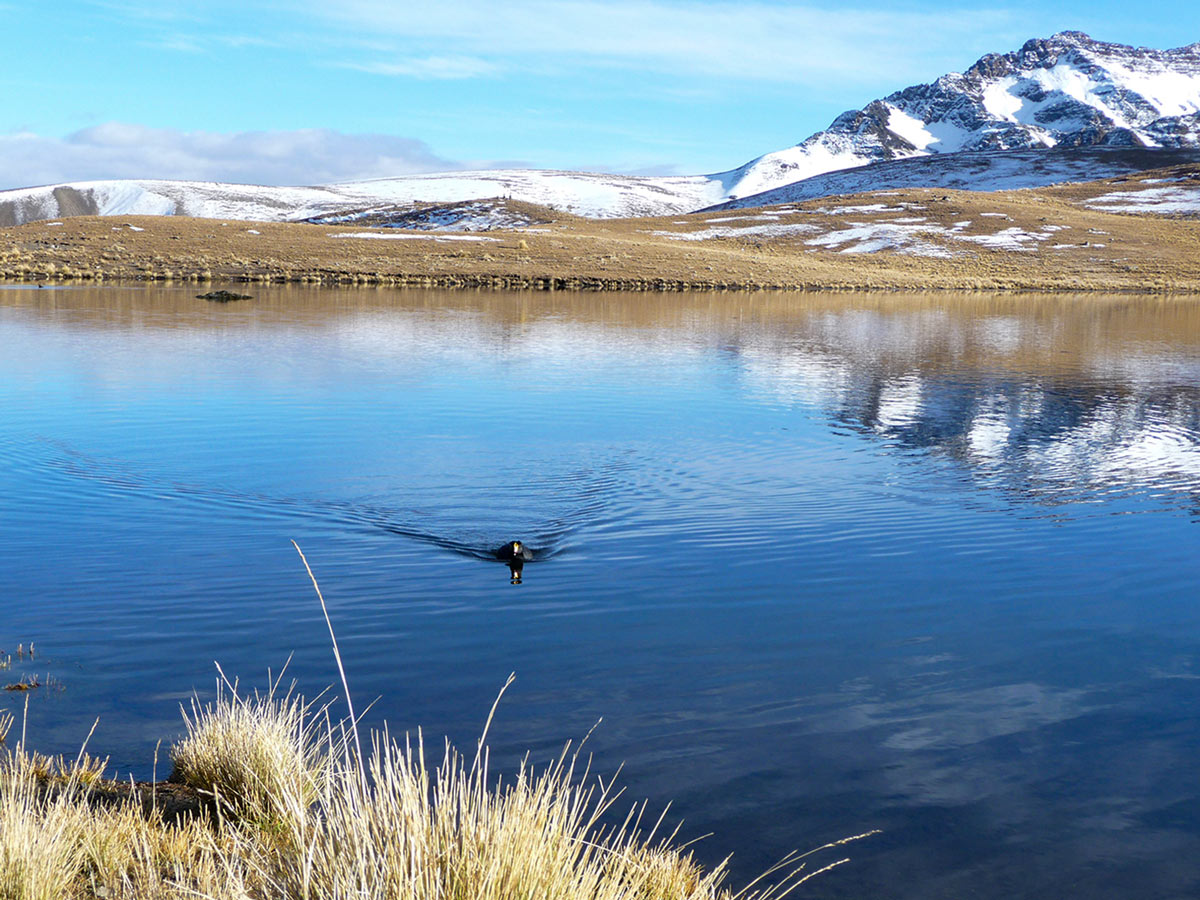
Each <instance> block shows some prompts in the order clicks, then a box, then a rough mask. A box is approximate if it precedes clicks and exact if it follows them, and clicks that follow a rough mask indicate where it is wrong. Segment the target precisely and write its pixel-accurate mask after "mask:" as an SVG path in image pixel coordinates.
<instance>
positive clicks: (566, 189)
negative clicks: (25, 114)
mask: <svg viewBox="0 0 1200 900" xmlns="http://www.w3.org/2000/svg"><path fill="white" fill-rule="evenodd" d="M726 196H727V195H726V193H725V191H724V190H723V188H722V185H721V182H720V181H719V180H716V179H713V178H709V177H706V176H703V175H693V176H686V177H678V178H651V177H644V178H639V177H633V176H625V175H605V174H593V173H589V172H555V171H535V170H511V171H502V170H499V171H486V172H445V173H439V174H434V175H408V176H404V177H400V178H382V179H375V180H372V181H357V182H349V183H346V184H329V185H321V186H318V187H267V186H260V185H245V184H221V183H218V182H200V181H88V182H77V183H74V184H61V185H50V186H47V187H36V188H22V189H20V190H15V191H0V225H19V224H22V223H24V222H30V221H34V220H37V219H48V218H59V217H62V216H80V215H92V216H96V215H100V216H129V215H151V216H171V215H175V216H196V217H201V218H210V219H248V220H253V221H260V222H282V221H291V220H299V219H310V218H316V217H329V216H333V215H335V214H336V213H338V212H340V211H342V210H349V209H355V210H369V209H370V208H372V207H395V206H396V205H398V204H405V203H417V202H441V203H454V202H461V201H465V200H475V199H480V198H491V197H507V198H509V199H514V200H520V201H524V202H526V203H536V204H539V205H542V206H550V207H553V208H555V209H558V210H562V211H564V212H570V213H573V214H575V215H579V216H590V217H595V218H605V217H624V216H660V215H672V214H676V213H683V212H689V211H691V210H694V209H700V208H702V207H705V206H711V205H712V204H714V203H720V202H721V201H722V200H724V199H725V197H726Z"/></svg>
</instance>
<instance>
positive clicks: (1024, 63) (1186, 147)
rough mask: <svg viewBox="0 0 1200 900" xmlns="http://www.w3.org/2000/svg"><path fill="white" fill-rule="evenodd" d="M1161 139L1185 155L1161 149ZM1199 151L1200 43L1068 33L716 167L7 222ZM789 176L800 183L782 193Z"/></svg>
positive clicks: (999, 179)
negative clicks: (1149, 42) (1151, 44)
mask: <svg viewBox="0 0 1200 900" xmlns="http://www.w3.org/2000/svg"><path fill="white" fill-rule="evenodd" d="M1050 148H1053V149H1054V150H1055V152H1054V153H1048V154H1047V155H1046V156H1045V157H1040V156H1038V154H1037V153H1036V152H1035V151H1042V152H1045V151H1047V150H1048V149H1050ZM1071 148H1077V150H1078V151H1079V152H1077V153H1074V154H1072V153H1071V152H1068V151H1069V150H1070V149H1071ZM1089 148H1096V149H1099V148H1112V149H1116V148H1125V149H1126V150H1128V151H1130V152H1129V153H1126V154H1125V155H1122V154H1120V153H1098V152H1091V151H1090V149H1089ZM1152 149H1159V150H1164V151H1165V150H1174V151H1175V152H1174V154H1170V153H1166V152H1164V153H1163V154H1162V156H1161V158H1159V157H1156V154H1155V153H1153V152H1149V151H1150V150H1152ZM1134 150H1137V151H1139V152H1138V153H1134V152H1133V151H1134ZM1004 151H1009V152H1011V151H1022V153H1024V154H1026V155H1024V156H1020V157H1018V156H1016V155H1014V156H1012V157H1008V156H1006V155H1005V153H1004ZM1188 151H1194V152H1195V154H1196V155H1195V156H1194V157H1188V158H1189V159H1200V43H1196V44H1192V45H1190V46H1187V47H1180V48H1178V49H1175V50H1152V49H1146V48H1141V47H1138V48H1135V47H1128V46H1125V45H1122V44H1110V43H1104V42H1101V41H1095V40H1092V39H1091V38H1089V37H1088V36H1087V35H1085V34H1082V33H1080V32H1077V31H1066V32H1062V33H1061V34H1056V35H1054V36H1053V37H1051V38H1048V39H1045V40H1031V41H1028V42H1026V44H1025V45H1024V46H1023V47H1021V49H1020V50H1017V51H1015V52H1012V53H1004V54H989V55H988V56H985V57H983V58H982V59H981V60H979V61H978V62H977V63H975V65H973V66H971V68H969V69H967V70H966V71H965V72H962V73H952V74H949V75H944V76H942V77H941V78H939V79H937V80H936V81H934V82H933V83H931V84H923V85H916V86H914V87H909V88H905V89H904V90H902V91H897V92H896V93H894V94H889V95H888V96H887V97H884V98H883V99H882V100H875V101H872V102H871V103H868V104H867V105H866V106H865V107H863V108H862V109H860V110H852V111H850V112H846V113H843V114H842V115H840V116H838V117H837V119H835V120H834V122H833V124H832V125H830V127H829V128H828V129H826V130H825V131H821V132H818V133H817V134H814V135H813V136H812V137H810V138H808V139H807V140H805V141H804V142H803V143H800V144H797V145H796V146H794V147H789V148H787V149H786V150H779V151H777V152H775V153H768V154H767V155H765V156H761V157H759V158H757V159H754V160H751V161H750V162H748V163H746V164H745V165H743V166H740V167H739V168H736V169H732V170H730V171H728V172H721V173H717V174H715V175H695V176H686V177H670V178H663V177H632V176H621V175H607V174H598V173H588V172H558V171H534V170H510V171H481V172H445V173H437V174H432V175H411V176H405V177H399V178H385V179H377V180H373V181H361V182H353V183H346V184H333V185H323V186H316V187H265V186H258V185H230V184H218V183H211V182H181V181H149V180H147V181H95V182H80V183H74V184H60V185H50V186H45V187H37V188H23V189H20V190H13V191H3V192H0V225H14V224H21V223H24V222H29V221H34V220H37V219H46V218H57V217H62V216H71V215H135V214H145V215H184V216H203V217H211V218H230V219H249V220H257V221H290V220H305V219H313V218H318V217H322V218H328V217H331V216H336V215H337V214H338V213H339V212H342V211H349V210H354V211H357V212H358V213H360V214H361V213H363V212H367V213H370V212H371V208H372V207H378V208H381V209H382V208H385V207H386V208H390V209H393V210H394V208H395V207H397V206H402V205H404V204H416V203H431V202H432V203H460V202H463V201H471V200H478V199H485V198H507V199H512V200H518V201H524V202H527V203H535V204H540V205H543V206H550V207H553V208H555V209H559V210H562V211H565V212H570V213H574V214H576V215H581V216H590V217H620V216H663V215H678V214H682V213H686V212H693V211H696V210H699V209H704V208H707V207H712V206H715V205H717V204H721V203H723V202H728V201H733V202H735V203H736V204H737V205H739V206H742V205H747V204H750V203H753V204H762V203H773V202H785V201H792V200H798V199H809V198H812V197H820V196H827V195H829V194H834V193H844V192H847V191H849V190H854V191H865V190H872V189H875V188H886V187H897V186H905V187H921V186H927V187H957V188H964V189H976V190H994V189H996V188H998V187H1006V188H1019V187H1039V186H1043V185H1047V184H1053V183H1057V182H1061V181H1085V180H1090V179H1093V178H1102V177H1108V176H1111V175H1113V174H1119V173H1126V172H1130V171H1136V170H1139V169H1148V168H1157V167H1159V166H1165V165H1172V164H1175V163H1177V162H1180V158H1179V154H1180V153H1184V154H1185V155H1186V153H1187V152H1188ZM1028 154H1033V155H1032V156H1029V155H1028ZM928 157H936V158H939V159H942V160H945V163H944V164H941V163H939V164H931V163H929V162H928V161H927V160H926V159H923V158H928ZM906 161H909V162H906ZM864 167H865V168H864ZM830 173H837V175H836V177H835V176H834V175H832V174H830ZM817 176H821V177H820V178H818V177H817ZM798 183H800V184H798ZM783 185H787V186H789V187H788V189H786V190H778V191H777V190H776V189H779V188H781V186H783ZM764 191H770V192H771V193H767V194H764V193H763V192H764ZM760 195H761V196H760ZM751 197H753V200H750V199H748V198H751Z"/></svg>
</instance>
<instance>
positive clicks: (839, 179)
mask: <svg viewBox="0 0 1200 900" xmlns="http://www.w3.org/2000/svg"><path fill="white" fill-rule="evenodd" d="M1185 163H1200V148H1197V149H1194V150H1193V149H1178V150H1165V149H1164V150H1152V149H1146V148H1142V147H1128V148H1121V147H1078V148H1065V147H1058V148H1055V149H1053V150H992V151H987V152H975V153H945V154H939V155H936V156H922V157H917V158H910V159H903V160H893V161H890V162H879V163H875V164H873V165H869V166H862V167H859V168H856V169H846V170H844V171H841V172H829V173H827V174H824V175H817V176H814V177H812V178H806V179H804V180H803V181H797V182H795V183H794V184H785V185H783V186H782V187H777V188H773V189H771V190H768V191H764V192H762V193H761V194H753V195H751V196H748V197H742V198H741V199H738V200H730V201H729V202H727V203H721V204H718V205H716V206H713V207H711V209H713V210H718V209H743V208H746V207H753V206H770V205H773V204H777V203H799V202H802V201H804V200H814V199H817V198H819V197H831V196H835V195H838V194H857V193H862V192H866V191H877V190H894V189H898V188H917V187H930V188H947V189H950V190H966V191H1001V190H1015V189H1019V188H1032V187H1045V186H1046V185H1051V184H1062V183H1065V182H1072V181H1092V180H1095V179H1098V178H1114V177H1117V176H1120V175H1129V174H1132V173H1135V172H1144V171H1145V170H1147V169H1157V168H1163V167H1166V166H1174V165H1181V164H1185Z"/></svg>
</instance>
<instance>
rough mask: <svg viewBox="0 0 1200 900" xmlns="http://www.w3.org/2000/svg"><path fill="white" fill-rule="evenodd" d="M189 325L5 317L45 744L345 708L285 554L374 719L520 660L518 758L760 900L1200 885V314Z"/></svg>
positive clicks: (13, 450) (114, 301)
mask: <svg viewBox="0 0 1200 900" xmlns="http://www.w3.org/2000/svg"><path fill="white" fill-rule="evenodd" d="M192 293H193V292H192V291H189V290H187V289H182V288H181V289H177V290H163V289H148V290H132V289H117V288H111V289H104V290H91V289H89V290H57V291H50V290H43V291H37V290H28V289H15V290H4V291H0V415H2V418H0V578H2V584H3V594H2V599H0V613H2V616H0V648H4V649H6V650H10V651H11V650H12V649H14V647H15V644H16V643H17V642H18V641H22V642H26V643H27V642H29V641H31V640H32V641H34V642H36V645H37V647H38V650H39V654H38V657H37V658H36V659H35V660H34V661H17V662H15V664H14V668H13V670H12V671H11V672H8V673H4V675H3V677H5V678H10V680H11V678H15V677H16V676H17V675H21V674H31V675H32V674H39V675H43V676H44V675H46V674H50V675H52V676H53V677H54V678H55V679H56V680H57V682H58V686H57V687H55V688H54V689H52V690H42V691H39V692H37V693H36V694H34V695H33V696H32V697H31V701H30V708H29V718H28V724H27V728H28V741H29V743H30V744H31V745H33V746H35V747H37V748H39V749H42V750H45V751H51V752H71V753H73V752H75V751H76V750H77V748H78V745H79V743H80V741H82V740H83V738H84V737H85V736H86V734H87V732H88V730H89V728H90V727H91V724H92V721H93V719H94V718H95V717H96V716H100V725H99V727H98V728H97V730H96V734H95V736H94V737H93V739H92V744H91V746H92V748H93V750H95V751H99V752H102V753H104V754H111V757H112V763H113V765H114V766H115V767H116V768H117V769H118V770H119V771H121V772H124V773H129V772H132V773H133V774H134V775H136V776H137V777H149V776H150V774H151V771H152V765H153V762H152V761H153V757H154V748H155V745H156V743H157V742H158V740H159V739H160V738H166V739H168V741H169V740H170V739H171V738H172V737H174V736H175V735H177V734H178V733H179V731H180V719H179V712H178V707H179V704H180V702H183V701H186V700H187V699H188V698H189V697H190V696H191V694H192V692H193V691H198V692H200V693H201V695H202V696H208V695H209V694H211V690H212V686H213V683H214V679H215V675H216V672H215V669H214V666H213V662H214V660H216V661H219V662H220V663H221V665H222V666H223V667H224V669H225V671H226V672H228V673H230V674H231V675H235V674H236V675H239V676H240V677H241V678H242V679H243V681H244V682H245V683H246V684H257V685H261V684H263V683H264V681H265V677H266V670H267V668H268V667H272V668H274V669H278V667H279V666H281V665H282V664H283V663H284V661H285V660H287V658H288V657H289V655H291V654H294V657H293V659H292V663H291V668H290V670H289V671H290V672H291V673H292V674H293V675H294V676H295V677H296V678H297V679H298V680H299V681H300V684H301V686H302V688H303V689H304V690H305V691H307V692H310V693H315V692H316V691H318V690H320V689H321V688H323V687H325V686H326V685H329V684H333V683H334V682H335V681H336V680H337V675H336V671H335V668H334V665H333V660H332V656H331V654H330V651H329V646H328V635H327V633H326V630H325V624H324V621H323V619H322V618H321V614H320V608H319V606H318V605H317V603H316V600H315V596H314V595H313V593H312V589H311V585H310V584H309V582H308V578H307V575H306V574H305V572H304V569H303V566H302V565H301V564H300V561H299V559H298V557H297V556H296V554H295V552H294V551H293V549H292V548H291V545H290V543H289V541H290V539H293V538H294V539H295V540H296V541H298V542H299V544H300V545H301V547H303V548H304V550H305V552H306V553H307V555H308V557H309V560H310V562H311V563H312V565H313V568H314V570H315V572H316V574H317V576H318V578H319V579H320V581H321V585H322V588H323V589H324V591H325V595H326V598H327V599H328V601H329V603H330V611H331V614H332V616H333V618H334V623H335V626H336V628H337V629H338V634H339V640H340V642H341V645H342V649H343V653H344V655H345V657H346V659H347V668H348V675H349V679H350V683H351V688H352V690H353V691H354V693H355V696H356V700H357V701H358V703H359V705H360V706H362V705H365V704H366V703H367V702H369V701H371V700H376V698H378V699H377V700H376V703H375V705H374V707H373V708H372V710H371V713H370V715H369V719H370V721H371V722H372V723H374V724H378V723H380V722H382V721H383V720H385V719H386V720H387V721H388V722H389V724H390V725H391V727H392V728H393V730H394V731H402V730H404V729H410V728H415V727H417V726H422V727H423V728H424V729H425V732H426V734H433V735H442V734H445V735H449V736H450V737H451V738H452V739H453V740H454V741H456V742H458V743H460V744H462V745H467V746H469V745H470V743H471V742H472V741H473V740H474V739H475V738H476V736H477V735H478V732H479V729H480V727H481V726H482V723H483V721H484V719H485V717H486V715H487V711H488V708H489V706H490V704H491V702H492V700H493V699H494V697H495V694H496V692H497V690H498V689H499V688H500V686H501V685H502V684H503V682H504V679H505V678H506V677H507V675H508V673H509V672H510V671H515V672H516V673H517V681H516V683H515V684H514V686H513V687H512V688H511V689H510V692H509V694H508V695H507V697H506V699H505V701H504V702H503V704H502V705H501V708H500V712H499V714H498V717H497V721H496V723H495V725H494V727H493V732H492V743H493V746H494V749H495V751H496V757H497V759H498V760H499V761H500V765H502V766H503V765H507V764H509V763H511V762H512V761H513V760H515V759H516V758H518V756H519V755H520V754H521V753H522V752H524V751H525V750H531V751H532V753H533V756H534V758H535V759H545V758H548V757H549V756H550V755H552V754H553V753H555V752H556V751H557V750H558V749H559V748H560V746H561V745H562V743H563V742H564V741H566V740H567V739H573V738H579V737H581V736H582V735H584V734H585V733H586V732H587V731H588V729H589V728H591V726H592V725H593V724H595V723H596V721H597V720H598V719H601V718H603V722H602V724H601V725H600V726H599V728H597V729H596V731H595V733H594V734H593V736H592V738H591V740H590V747H591V749H592V751H593V753H594V754H595V765H594V767H595V768H596V769H597V770H599V771H601V772H604V773H611V772H613V771H615V770H616V769H617V768H618V767H619V766H620V765H621V764H622V763H624V770H623V774H622V780H623V783H624V784H626V785H627V786H628V795H629V796H630V798H631V799H632V798H640V797H648V798H650V799H651V801H652V805H654V804H658V807H659V808H661V805H662V804H664V803H666V802H667V801H672V802H673V805H672V814H673V815H675V816H677V817H682V818H683V820H684V826H683V831H682V834H683V835H684V836H685V837H687V838H690V837H695V836H699V835H702V834H707V833H710V832H711V834H712V836H711V837H708V838H706V839H705V840H703V841H702V842H701V843H700V845H699V850H698V852H699V854H700V855H701V856H702V857H703V858H704V859H706V860H709V861H712V860H716V859H719V858H721V857H723V856H724V855H725V854H726V853H727V852H731V851H732V852H733V853H734V854H735V856H734V872H735V877H736V878H737V879H738V880H745V879H746V878H748V877H750V876H752V875H753V874H756V873H757V871H759V870H760V869H761V868H763V867H764V866H765V865H767V864H769V863H771V862H773V861H774V860H775V859H777V858H778V857H780V856H782V855H783V854H784V853H786V852H787V851H788V850H791V849H793V848H800V849H807V848H808V847H811V846H815V845H817V844H820V843H823V842H825V841H828V840H833V839H837V838H840V837H843V836H845V835H848V834H853V833H857V832H861V831H865V830H867V829H869V828H880V829H883V833H882V834H881V835H879V836H876V837H874V838H871V839H869V840H867V841H864V842H863V843H861V844H859V845H857V846H854V847H851V848H850V850H849V855H850V856H852V857H853V862H852V863H851V864H850V865H847V866H844V867H842V868H840V869H838V870H837V871H836V872H833V873H830V874H828V875H827V876H824V877H823V878H821V879H818V880H816V881H813V882H810V883H809V884H808V885H806V886H805V892H804V893H803V894H802V896H806V897H821V898H826V897H855V898H861V897H866V896H870V897H875V898H922V900H928V898H963V897H982V898H1001V897H1004V898H1013V897H1038V898H1045V897H1096V898H1108V897H1112V898H1117V897H1121V898H1127V897H1132V896H1137V897H1139V898H1175V897H1194V896H1196V895H1197V894H1200V804H1198V802H1197V801H1198V799H1200V753H1198V752H1197V750H1198V749H1200V715H1198V711H1200V604H1198V603H1197V596H1198V592H1197V589H1196V585H1197V583H1198V581H1200V554H1198V553H1197V550H1198V549H1200V542H1198V537H1200V301H1195V300H1161V299H1153V298H1124V299H1106V300H1094V299H1086V298H1075V297H1064V298H1049V299H1048V298H1035V297H1012V298H994V297H981V296H964V297H955V296H941V297H931V298H895V297H854V296H845V297H790V298H771V297H764V296H748V297H732V298H729V297H713V296H696V297H687V296H682V297H681V296H671V297H655V296H628V297H627V296H576V295H566V296H563V295H537V296H530V295H498V294H443V293H436V292H404V293H402V292H395V291H379V292H368V291H360V292H333V291H326V292H318V291H300V290H279V291H273V292H271V291H264V292H261V293H260V295H259V298H258V299H257V300H255V301H254V302H252V303H245V304H231V305H211V304H206V303H203V302H201V301H198V300H194V299H192V297H191V294H192ZM512 538H520V539H522V540H524V541H526V542H527V543H528V544H530V545H531V546H533V547H536V548H539V552H540V556H541V558H540V559H538V560H535V561H534V562H531V563H529V564H528V565H527V566H526V568H525V571H524V579H523V583H522V584H520V585H511V584H510V583H509V572H508V570H507V569H506V568H505V566H504V565H502V564H500V563H497V562H492V561H486V560H483V559H480V558H479V557H478V556H477V555H475V554H476V553H480V552H486V551H487V550H488V549H490V548H493V547H496V546H498V545H500V544H501V543H503V542H505V541H507V540H509V539H512ZM22 703H23V698H21V697H19V696H17V695H12V694H0V709H3V708H8V709H10V710H12V711H14V712H18V713H19V712H20V709H21V704H22ZM19 727H20V726H18V728H19ZM159 767H160V775H161V771H162V770H163V769H164V768H165V767H166V763H165V762H160V764H159Z"/></svg>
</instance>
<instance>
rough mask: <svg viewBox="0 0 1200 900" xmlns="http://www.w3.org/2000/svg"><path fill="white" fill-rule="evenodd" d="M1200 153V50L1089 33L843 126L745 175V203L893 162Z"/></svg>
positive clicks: (1062, 35)
mask: <svg viewBox="0 0 1200 900" xmlns="http://www.w3.org/2000/svg"><path fill="white" fill-rule="evenodd" d="M1087 146H1135V147H1174V148H1178V147H1200V43H1196V44H1190V45H1188V46H1186V47H1179V48H1176V49H1174V50H1156V49H1152V48H1145V47H1131V46H1127V45H1124V44H1113V43H1107V42H1104V41H1098V40H1095V39H1093V38H1092V37H1090V36H1089V35H1087V34H1085V33H1083V32H1081V31H1062V32H1059V33H1057V34H1054V35H1051V36H1050V37H1048V38H1033V39H1031V40H1028V41H1026V42H1025V43H1024V44H1022V45H1021V47H1020V49H1019V50H1015V51H1010V52H1007V53H989V54H987V55H985V56H983V57H982V58H981V59H979V60H978V61H977V62H976V63H975V64H974V65H972V66H971V67H970V68H968V69H967V70H965V71H964V72H962V73H957V72H955V73H949V74H947V75H943V76H942V77H940V78H938V79H937V80H936V81H933V82H931V83H929V84H921V85H913V86H911V87H907V88H904V89H903V90H900V91H896V92H895V93H893V94H889V95H888V96H886V97H884V98H882V99H879V100H874V101H872V102H871V103H868V104H867V105H866V106H865V107H863V108H862V109H860V110H851V111H849V112H846V113H843V114H842V115H840V116H838V117H837V119H835V120H834V122H833V123H832V124H831V125H830V127H829V128H827V129H826V130H825V131H821V132H818V133H817V134H815V135H813V136H811V137H809V138H808V139H807V140H805V141H804V142H802V143H800V144H798V145H796V146H795V147H790V148H788V149H787V150H781V151H778V152H776V153H770V154H767V155H766V156H763V157H760V158H759V159H757V160H754V161H752V162H750V163H748V164H747V165H745V166H743V167H742V168H741V169H737V170H735V171H734V172H733V173H730V174H731V175H732V176H734V184H733V193H734V194H735V195H737V196H746V195H747V194H751V193H757V192H760V191H763V190H768V189H770V188H773V187H777V186H779V185H781V184H786V183H789V182H792V181H797V180H800V179H803V178H808V177H812V176H813V175H818V174H823V173H825V172H830V171H835V170H838V169H845V168H852V167H855V166H861V165H866V164H868V163H872V162H879V161H883V160H891V159H902V158H905V157H909V156H925V155H931V154H938V153H959V152H971V151H981V150H1011V149H1032V148H1049V147H1087Z"/></svg>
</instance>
